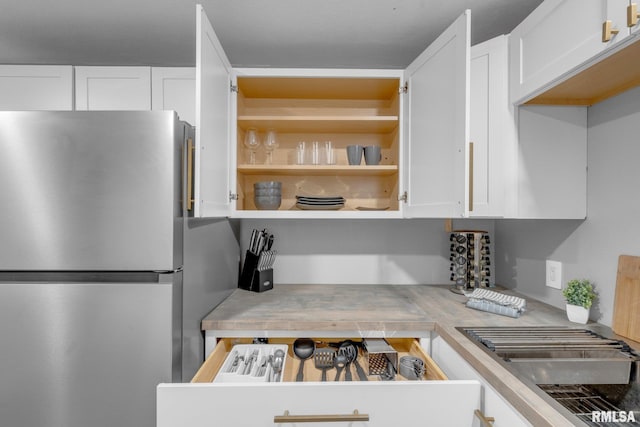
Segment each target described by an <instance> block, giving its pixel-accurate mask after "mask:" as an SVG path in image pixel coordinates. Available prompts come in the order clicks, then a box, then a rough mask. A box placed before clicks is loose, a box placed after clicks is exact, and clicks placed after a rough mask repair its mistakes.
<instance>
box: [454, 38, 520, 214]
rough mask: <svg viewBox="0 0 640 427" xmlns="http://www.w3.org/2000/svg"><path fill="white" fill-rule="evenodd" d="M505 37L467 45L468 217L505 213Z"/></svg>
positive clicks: (508, 116) (508, 117)
mask: <svg viewBox="0 0 640 427" xmlns="http://www.w3.org/2000/svg"><path fill="white" fill-rule="evenodd" d="M507 46H508V36H504V35H502V36H498V37H496V38H493V39H491V40H488V41H486V42H484V43H480V44H478V45H475V46H472V47H471V81H470V88H471V98H470V104H469V105H470V127H469V132H470V137H469V143H468V145H467V156H468V161H467V168H468V173H467V177H468V180H469V181H468V183H467V188H468V192H467V194H466V201H467V203H466V212H465V215H466V216H468V217H502V216H504V214H505V180H506V175H505V167H504V163H505V157H504V150H505V146H506V144H507V143H508V142H509V139H510V138H513V133H512V132H509V129H510V126H511V114H510V108H509V101H508V94H509V92H508V90H509V87H508V58H507Z"/></svg>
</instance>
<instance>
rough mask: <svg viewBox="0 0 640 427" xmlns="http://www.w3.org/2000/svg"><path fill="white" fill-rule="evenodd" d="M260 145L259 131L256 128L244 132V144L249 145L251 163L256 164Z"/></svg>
mask: <svg viewBox="0 0 640 427" xmlns="http://www.w3.org/2000/svg"><path fill="white" fill-rule="evenodd" d="M259 145H260V140H259V139H258V131H257V130H256V129H254V128H251V129H247V132H246V133H245V134H244V146H245V147H247V150H248V151H249V164H252V165H255V164H256V150H257V149H258V146H259Z"/></svg>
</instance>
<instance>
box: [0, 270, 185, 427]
mask: <svg viewBox="0 0 640 427" xmlns="http://www.w3.org/2000/svg"><path fill="white" fill-rule="evenodd" d="M162 276H164V275H162ZM167 276H169V277H168V278H171V277H173V276H174V275H167ZM177 276H178V277H175V280H176V281H175V282H170V281H169V282H166V283H159V282H157V281H156V282H155V283H153V282H137V281H130V282H126V281H125V282H122V283H100V282H73V281H68V282H56V283H53V282H51V283H44V282H24V283H18V282H16V283H10V282H2V283H0V336H1V337H2V339H3V343H2V345H1V346H0V358H1V359H2V361H3V362H2V364H0V414H1V415H0V419H1V420H2V421H1V422H0V424H2V425H6V426H30V427H50V426H66V427H86V426H92V427H114V426H136V427H153V426H155V389H156V385H157V384H158V383H161V382H172V381H179V380H180V371H179V366H180V358H179V349H180V346H179V345H177V346H176V345H175V342H176V339H178V340H179V337H180V328H179V326H180V323H179V322H180V319H179V315H180V307H181V304H180V301H179V300H180V297H179V290H180V289H179V288H180V283H179V280H180V277H179V274H178V275H177ZM176 349H177V350H178V354H177V356H178V357H176V352H175V350H176Z"/></svg>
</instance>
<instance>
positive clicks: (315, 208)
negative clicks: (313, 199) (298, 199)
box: [296, 203, 344, 211]
mask: <svg viewBox="0 0 640 427" xmlns="http://www.w3.org/2000/svg"><path fill="white" fill-rule="evenodd" d="M296 207H297V208H299V209H302V210H307V211H328V210H337V209H342V208H344V203H340V204H334V205H305V204H304V203H296Z"/></svg>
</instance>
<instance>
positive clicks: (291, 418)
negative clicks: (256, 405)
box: [273, 409, 369, 424]
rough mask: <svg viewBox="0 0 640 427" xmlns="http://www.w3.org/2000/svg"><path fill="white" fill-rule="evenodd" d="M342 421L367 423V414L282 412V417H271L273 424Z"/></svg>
mask: <svg viewBox="0 0 640 427" xmlns="http://www.w3.org/2000/svg"><path fill="white" fill-rule="evenodd" d="M343 421H369V414H361V413H359V412H358V410H357V409H354V410H353V413H352V414H328V415H290V414H289V411H284V415H276V416H274V417H273V422H274V424H278V423H338V422H343Z"/></svg>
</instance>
